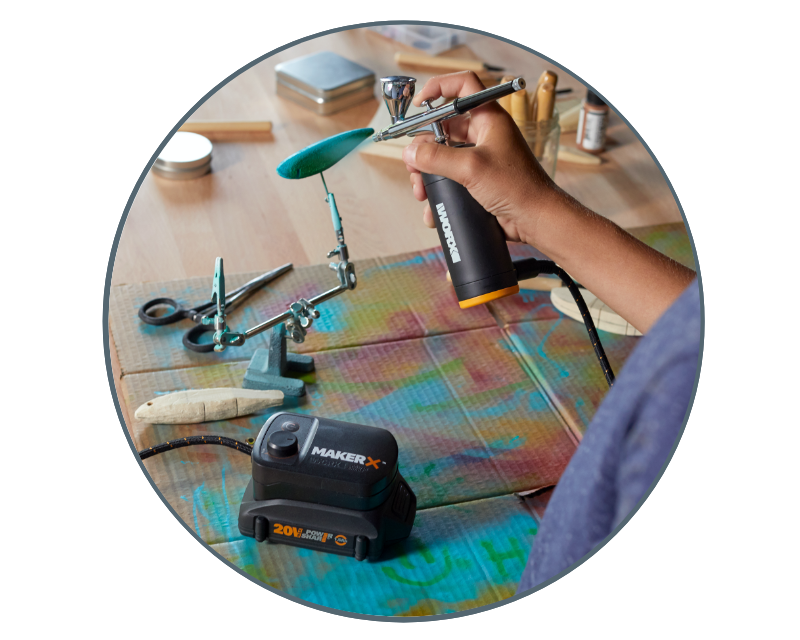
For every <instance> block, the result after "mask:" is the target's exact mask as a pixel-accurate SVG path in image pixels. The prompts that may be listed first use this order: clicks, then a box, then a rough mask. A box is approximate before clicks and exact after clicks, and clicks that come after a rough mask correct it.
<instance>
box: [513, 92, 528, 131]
mask: <svg viewBox="0 0 800 640" xmlns="http://www.w3.org/2000/svg"><path fill="white" fill-rule="evenodd" d="M511 117H512V118H514V120H516V121H517V124H518V125H521V126H525V123H526V122H527V121H528V92H527V91H525V89H520V90H519V91H517V92H516V93H512V94H511Z"/></svg>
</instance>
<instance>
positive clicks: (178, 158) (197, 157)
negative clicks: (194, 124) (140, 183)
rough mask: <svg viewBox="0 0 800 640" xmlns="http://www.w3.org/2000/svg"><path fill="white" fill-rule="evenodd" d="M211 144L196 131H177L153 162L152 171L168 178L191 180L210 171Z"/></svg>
mask: <svg viewBox="0 0 800 640" xmlns="http://www.w3.org/2000/svg"><path fill="white" fill-rule="evenodd" d="M212 149H213V145H212V144H211V141H210V140H209V139H208V138H205V137H204V136H201V135H199V134H197V133H189V132H187V131H178V132H177V133H175V135H174V136H172V139H171V140H170V141H169V142H168V143H167V145H166V146H165V147H164V149H163V150H162V151H161V153H160V154H159V156H158V158H156V161H155V163H153V168H152V171H153V173H154V174H156V175H158V176H161V177H162V178H169V179H170V180H193V179H194V178H199V177H201V176H204V175H205V174H207V173H208V172H209V171H211V151H212Z"/></svg>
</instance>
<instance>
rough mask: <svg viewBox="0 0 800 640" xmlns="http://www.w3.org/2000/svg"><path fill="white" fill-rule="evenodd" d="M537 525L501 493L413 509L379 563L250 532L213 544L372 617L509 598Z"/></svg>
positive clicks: (283, 581) (263, 576)
mask: <svg viewBox="0 0 800 640" xmlns="http://www.w3.org/2000/svg"><path fill="white" fill-rule="evenodd" d="M537 531H538V523H537V521H536V519H535V518H534V517H533V516H532V515H531V513H530V511H529V510H528V509H527V508H526V507H525V506H524V505H523V503H522V500H520V499H519V498H517V497H515V496H502V497H498V498H490V499H487V500H476V501H473V502H467V503H464V504H458V505H450V506H446V507H438V508H435V509H428V510H425V511H419V512H418V513H417V517H416V519H415V521H414V528H413V529H412V532H411V536H410V537H409V538H408V539H407V540H405V541H403V542H400V543H398V544H395V545H393V546H391V547H389V548H387V550H386V552H385V554H384V556H383V557H382V558H381V559H380V560H379V561H378V562H366V561H365V562H357V561H355V560H354V559H353V558H345V557H341V556H336V555H333V554H322V553H316V552H314V551H310V550H307V549H298V548H296V547H289V546H285V545H279V544H270V543H260V544H259V543H257V542H256V541H255V540H253V539H251V538H243V539H240V540H235V541H232V542H226V543H223V544H216V545H213V549H214V550H215V551H217V552H218V553H220V554H221V555H222V556H223V557H225V558H226V559H228V560H229V561H230V562H232V563H233V564H235V565H236V566H237V567H240V568H241V569H243V570H244V571H245V572H246V573H248V574H249V575H251V576H253V577H254V578H256V579H257V580H260V581H261V582H263V583H264V584H267V585H269V586H270V587H272V588H274V589H279V590H281V591H283V592H285V593H288V594H290V595H292V596H295V597H297V598H301V599H303V600H305V601H307V602H313V603H315V604H318V605H321V606H325V607H331V608H334V609H338V610H341V611H350V612H354V613H362V614H370V615H379V616H428V615H435V614H444V613H453V612H458V611H464V610H466V609H472V608H475V607H480V606H483V605H487V604H491V603H494V602H498V601H499V600H503V599H505V598H508V597H510V596H513V595H514V593H515V592H516V588H517V584H518V582H519V579H520V577H521V575H522V570H523V569H524V567H525V563H526V561H527V559H528V554H529V552H530V549H531V546H532V544H533V541H534V539H535V535H536V532H537Z"/></svg>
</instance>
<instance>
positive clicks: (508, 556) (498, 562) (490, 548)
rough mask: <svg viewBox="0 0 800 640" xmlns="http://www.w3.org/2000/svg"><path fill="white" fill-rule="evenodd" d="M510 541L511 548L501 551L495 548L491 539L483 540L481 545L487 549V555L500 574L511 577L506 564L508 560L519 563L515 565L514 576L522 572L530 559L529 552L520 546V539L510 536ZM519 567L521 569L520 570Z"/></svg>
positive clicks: (503, 576) (502, 576)
mask: <svg viewBox="0 0 800 640" xmlns="http://www.w3.org/2000/svg"><path fill="white" fill-rule="evenodd" d="M508 541H509V543H510V544H511V550H510V551H503V552H502V553H501V552H499V551H497V550H496V549H495V548H494V545H493V544H492V543H491V541H489V540H481V546H482V547H483V549H484V551H486V555H487V556H488V557H489V560H490V561H491V562H492V563H493V564H494V567H495V569H496V570H497V572H498V573H499V574H500V577H501V578H509V577H511V575H510V574H509V572H508V570H507V569H506V564H505V563H506V562H508V561H512V562H516V563H518V564H517V565H516V566H515V567H514V569H515V576H514V577H518V576H519V575H520V574H521V572H522V567H524V566H525V562H526V561H527V559H528V554H527V552H526V551H524V550H523V549H522V547H521V546H520V544H519V540H517V539H516V538H509V539H508ZM517 569H518V570H519V571H518V572H517Z"/></svg>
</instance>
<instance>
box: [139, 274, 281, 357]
mask: <svg viewBox="0 0 800 640" xmlns="http://www.w3.org/2000/svg"><path fill="white" fill-rule="evenodd" d="M292 267H293V265H292V263H291V262H288V263H286V264H285V265H283V266H282V267H278V268H277V269H273V270H272V271H268V272H267V273H265V274H263V275H260V276H258V277H257V278H253V279H252V280H250V282H246V283H245V284H243V285H242V286H241V287H239V288H238V289H234V290H233V291H231V292H230V293H229V294H228V295H227V296H225V308H226V309H232V308H234V307H235V306H236V305H237V304H239V303H241V302H242V301H243V300H244V299H245V298H247V297H248V296H249V295H250V294H252V293H253V292H254V291H256V290H257V289H258V288H259V287H262V286H263V285H265V284H266V283H267V282H270V281H271V280H274V279H275V278H277V277H279V276H282V275H283V274H284V273H286V272H287V271H289V270H291V269H292ZM159 306H162V307H171V308H172V309H173V310H172V312H170V313H167V314H165V315H159V316H155V315H150V313H149V312H150V310H151V309H153V308H154V307H159ZM216 314H217V303H216V301H214V300H209V301H208V302H204V303H202V304H199V305H197V306H194V307H192V308H190V309H187V308H186V307H184V306H182V305H181V304H180V303H179V302H177V301H176V300H174V299H172V298H153V299H152V300H150V301H148V302H145V303H144V304H143V305H142V306H141V308H140V309H139V319H140V320H141V321H142V322H145V323H147V324H151V325H155V326H158V327H161V326H163V325H167V324H172V323H174V322H180V321H181V320H183V319H184V318H189V320H191V321H192V322H194V323H196V324H197V326H195V327H193V328H192V329H189V331H187V332H186V333H185V334H183V346H184V347H186V348H187V349H190V350H191V351H196V352H198V353H208V352H209V351H213V350H214V343H213V342H199V341H198V340H199V338H200V336H201V335H202V334H204V333H208V332H210V331H214V325H213V324H210V325H208V324H203V318H213V317H214V316H215V315H216Z"/></svg>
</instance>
